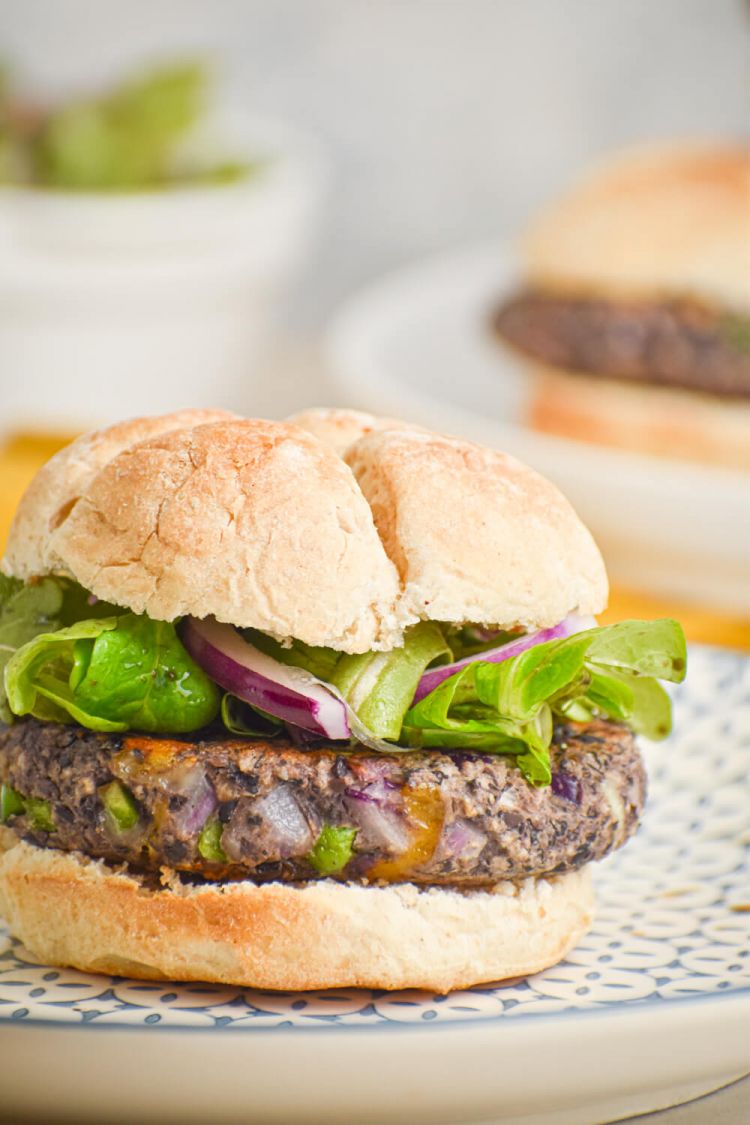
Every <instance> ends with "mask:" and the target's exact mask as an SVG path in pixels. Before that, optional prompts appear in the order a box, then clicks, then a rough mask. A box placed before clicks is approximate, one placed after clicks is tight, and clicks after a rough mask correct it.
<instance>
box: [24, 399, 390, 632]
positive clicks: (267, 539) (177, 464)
mask: <svg viewBox="0 0 750 1125" xmlns="http://www.w3.org/2000/svg"><path fill="white" fill-rule="evenodd" d="M25 503H26V500H24V501H22V506H23V505H24V504H25ZM14 534H15V536H16V537H17V536H18V534H19V531H18V529H16V530H15V533H14ZM21 550H22V545H21V544H19V543H18V541H17V538H16V539H14V538H13V537H12V541H11V549H10V551H9V557H10V558H11V559H12V558H17V557H18V555H19V553H20V552H21ZM48 550H49V558H51V559H53V560H54V562H55V564H56V565H55V569H60V570H62V571H64V573H67V574H70V575H71V576H72V577H73V578H75V579H76V580H77V581H78V582H80V583H81V585H83V586H85V587H86V589H87V590H90V591H91V592H92V593H93V594H95V595H96V596H97V597H98V598H101V599H103V600H105V601H111V602H114V603H115V604H117V605H121V606H125V607H127V608H129V609H132V610H133V611H134V612H136V613H144V612H145V613H148V614H149V616H151V617H153V618H156V619H160V620H173V619H174V618H176V617H180V616H183V615H185V614H193V615H195V616H197V617H206V616H209V615H212V614H213V615H214V616H216V617H217V618H218V619H219V620H221V621H229V622H231V623H232V624H234V625H238V626H253V627H255V628H258V629H262V630H263V631H265V632H268V633H272V634H274V635H276V636H279V637H288V636H294V637H298V638H299V639H301V640H303V641H305V642H307V643H308V644H312V645H331V646H334V647H336V648H338V649H341V650H343V651H349V652H360V651H367V650H370V649H373V648H377V647H379V646H387V647H390V646H392V644H393V643H394V642H395V641H397V640H398V639H399V638H400V630H399V628H398V627H397V624H396V618H395V606H396V602H397V599H398V593H399V590H398V579H397V575H396V572H395V569H394V567H393V565H392V564H391V563H390V561H389V560H388V558H387V557H386V555H385V552H384V550H383V547H382V544H381V543H380V540H379V539H378V535H377V532H376V531H375V527H374V525H373V520H372V515H371V512H370V509H369V508H368V506H367V503H366V501H365V500H364V498H363V496H362V494H361V493H360V491H359V489H358V487H357V484H356V482H355V480H354V477H353V476H352V474H351V472H350V470H349V469H348V468H347V466H346V465H345V464H344V462H343V461H342V460H341V459H340V458H339V457H337V456H336V454H335V453H334V452H333V451H332V450H331V449H329V448H328V447H327V446H325V445H323V444H322V442H319V441H317V440H316V439H315V438H314V437H312V436H311V435H309V434H307V433H305V431H303V430H301V429H299V428H298V427H296V426H292V425H288V424H284V423H281V422H263V421H258V420H249V419H245V420H241V419H238V420H229V421H222V422H217V423H213V424H208V425H199V426H195V427H190V428H186V429H179V430H173V431H172V432H170V433H166V434H162V435H161V436H159V437H155V438H150V439H148V440H146V441H141V442H138V443H137V444H135V445H131V446H130V447H128V448H126V449H124V450H123V451H122V452H120V453H118V454H117V455H116V456H115V457H113V458H112V460H110V461H109V462H108V463H107V464H106V465H105V466H104V468H102V469H100V471H99V472H98V473H97V474H96V475H95V476H94V477H93V479H92V480H90V481H89V482H88V485H87V487H86V488H85V489H82V490H81V493H80V495H79V497H78V499H77V500H76V501H75V503H74V504H73V506H72V508H71V509H70V510H69V511H68V512H67V514H64V515H63V516H61V518H60V520H59V522H58V524H57V526H56V527H55V529H54V530H53V531H52V533H51V535H50V540H49V548H48ZM11 569H12V568H11Z"/></svg>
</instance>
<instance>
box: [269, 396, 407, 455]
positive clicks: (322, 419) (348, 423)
mask: <svg viewBox="0 0 750 1125" xmlns="http://www.w3.org/2000/svg"><path fill="white" fill-rule="evenodd" d="M287 421H289V422H293V423H294V424H295V425H296V426H301V427H302V429H303V430H307V432H308V433H311V434H315V436H316V438H320V440H321V441H324V442H325V443H326V445H330V446H331V448H332V449H335V450H336V452H337V453H338V454H340V455H342V456H343V454H344V453H345V452H346V450H347V449H348V448H349V446H350V445H354V442H355V441H359V439H360V438H362V437H364V436H365V434H369V433H372V432H373V431H374V430H408V429H418V428H419V427H411V426H409V425H407V423H406V422H401V421H399V419H398V418H380V417H378V416H377V415H375V414H366V413H365V411H364V410H338V409H335V408H331V407H321V406H318V407H313V408H312V409H311V410H301V411H300V412H299V414H292V415H290V417H289V418H288V419H287Z"/></svg>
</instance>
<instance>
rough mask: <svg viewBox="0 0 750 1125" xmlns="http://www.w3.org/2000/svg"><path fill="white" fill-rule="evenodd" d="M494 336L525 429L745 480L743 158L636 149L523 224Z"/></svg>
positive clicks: (748, 464) (728, 153)
mask: <svg viewBox="0 0 750 1125" xmlns="http://www.w3.org/2000/svg"><path fill="white" fill-rule="evenodd" d="M523 268H524V281H523V285H522V287H521V288H520V289H519V291H518V292H516V293H514V294H513V295H512V296H511V297H510V298H509V299H508V300H506V301H505V302H504V303H503V304H502V306H501V307H500V308H499V309H498V310H497V311H496V313H495V314H494V317H493V324H494V328H495V331H496V333H497V335H498V336H499V337H500V338H501V339H502V340H503V341H504V342H505V343H507V344H510V345H511V346H512V347H513V348H514V349H516V350H517V351H518V352H519V353H520V354H521V356H522V357H523V358H524V360H525V361H526V362H527V364H528V366H529V368H530V371H531V373H532V377H533V383H532V387H533V389H532V393H531V401H530V406H529V416H530V422H531V424H532V425H533V426H534V427H535V428H536V429H538V430H542V431H545V432H548V433H552V434H559V435H563V436H565V437H571V438H576V439H580V440H582V441H591V442H598V443H601V444H605V445H610V446H615V447H619V448H624V449H633V450H636V451H640V452H643V453H648V454H658V455H664V456H673V457H682V458H689V459H693V460H697V461H702V462H708V463H712V464H715V465H720V466H724V467H726V468H734V469H740V470H748V469H750V148H748V147H746V146H741V145H739V144H723V145H717V144H714V145H696V144H691V145H685V144H683V145H681V146H679V147H677V146H673V147H650V148H647V149H640V150H637V151H635V152H631V153H627V154H625V155H624V156H621V157H620V158H618V159H617V160H615V161H611V162H609V163H608V164H606V165H604V166H603V167H601V168H600V169H598V170H596V171H594V172H593V173H592V174H591V175H590V176H589V177H588V178H587V179H585V180H584V181H583V183H582V184H580V185H579V186H578V187H577V188H575V189H574V190H573V191H572V192H571V193H570V194H569V195H568V196H567V197H566V198H564V199H563V200H562V201H560V202H558V203H556V204H553V205H552V206H551V207H550V208H549V209H548V210H547V211H546V212H545V213H543V214H542V215H541V217H540V218H539V219H538V220H537V221H536V222H535V223H534V224H533V226H532V228H531V230H530V231H529V233H528V237H527V239H526V243H525V253H524V265H523Z"/></svg>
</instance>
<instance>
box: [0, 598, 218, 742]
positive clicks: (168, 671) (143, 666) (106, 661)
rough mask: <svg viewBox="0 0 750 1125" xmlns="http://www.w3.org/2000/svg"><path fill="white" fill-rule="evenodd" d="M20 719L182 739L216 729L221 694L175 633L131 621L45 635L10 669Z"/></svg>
mask: <svg viewBox="0 0 750 1125" xmlns="http://www.w3.org/2000/svg"><path fill="white" fill-rule="evenodd" d="M5 686H6V691H7V693H8V702H9V705H10V708H11V710H12V711H13V713H14V714H16V715H34V716H35V717H36V718H38V719H46V720H50V721H60V722H67V721H68V720H69V719H70V718H72V719H74V720H75V721H76V722H78V723H80V724H81V725H82V726H85V727H88V728H90V729H91V730H100V731H122V730H127V729H128V728H131V727H134V728H136V729H138V730H144V731H158V732H161V733H163V734H170V733H174V734H178V733H184V732H187V731H192V730H197V729H198V728H200V727H202V726H205V725H206V724H207V723H209V722H211V721H212V720H213V719H214V718H215V717H216V714H217V712H218V710H219V691H218V688H217V687H216V685H215V684H214V682H213V681H212V680H211V679H209V677H208V676H207V675H206V674H205V672H203V671H202V669H200V668H199V667H198V665H197V664H196V663H195V662H194V661H193V659H192V657H191V656H190V655H189V654H188V652H187V651H186V650H185V648H184V647H183V645H182V643H181V641H180V639H179V637H178V636H177V633H176V631H175V627H174V625H171V624H170V623H168V622H165V621H152V620H150V619H149V618H148V617H138V616H136V614H133V613H127V614H124V615H122V616H120V617H109V618H103V619H100V620H95V621H79V622H77V623H76V624H75V625H71V626H69V627H67V628H65V629H59V630H57V632H54V633H41V634H39V635H38V636H37V637H35V638H34V639H33V640H32V641H30V642H29V643H28V644H26V645H24V646H23V647H22V648H20V649H19V650H18V651H17V652H16V653H15V654H14V655H13V656H12V657H11V659H10V661H9V662H8V665H7V667H6V669H5Z"/></svg>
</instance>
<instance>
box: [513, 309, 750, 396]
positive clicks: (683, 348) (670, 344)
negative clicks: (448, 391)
mask: <svg viewBox="0 0 750 1125" xmlns="http://www.w3.org/2000/svg"><path fill="white" fill-rule="evenodd" d="M493 323H494V327H495V329H496V331H497V332H498V333H499V335H501V336H502V337H503V338H504V339H505V340H506V341H507V342H508V343H510V344H513V345H514V346H515V347H517V348H519V349H520V350H521V351H523V352H525V353H526V354H528V355H530V356H533V357H534V358H535V359H539V360H541V361H542V362H543V363H547V364H550V365H551V366H553V367H561V368H566V369H568V370H571V371H583V372H588V373H591V374H596V375H601V376H605V377H609V378H613V379H627V380H633V381H635V382H645V383H658V384H661V385H663V386H669V387H682V388H684V389H687V390H692V391H704V392H707V393H709V394H714V395H719V396H722V397H735V398H750V320H747V319H744V318H740V317H736V316H729V315H727V314H726V313H723V312H721V311H720V310H718V309H715V308H711V307H709V306H707V305H705V304H703V303H701V302H699V301H695V300H687V299H681V300H673V301H653V302H649V301H636V300H599V299H594V298H574V297H559V296H555V295H553V294H549V293H545V292H543V291H540V290H535V289H529V290H525V291H522V292H521V293H519V294H518V295H517V296H515V297H513V298H511V299H510V300H509V301H507V302H506V303H505V304H504V305H503V306H502V307H501V308H500V309H499V310H498V311H497V312H496V313H495V316H494V318H493Z"/></svg>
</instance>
